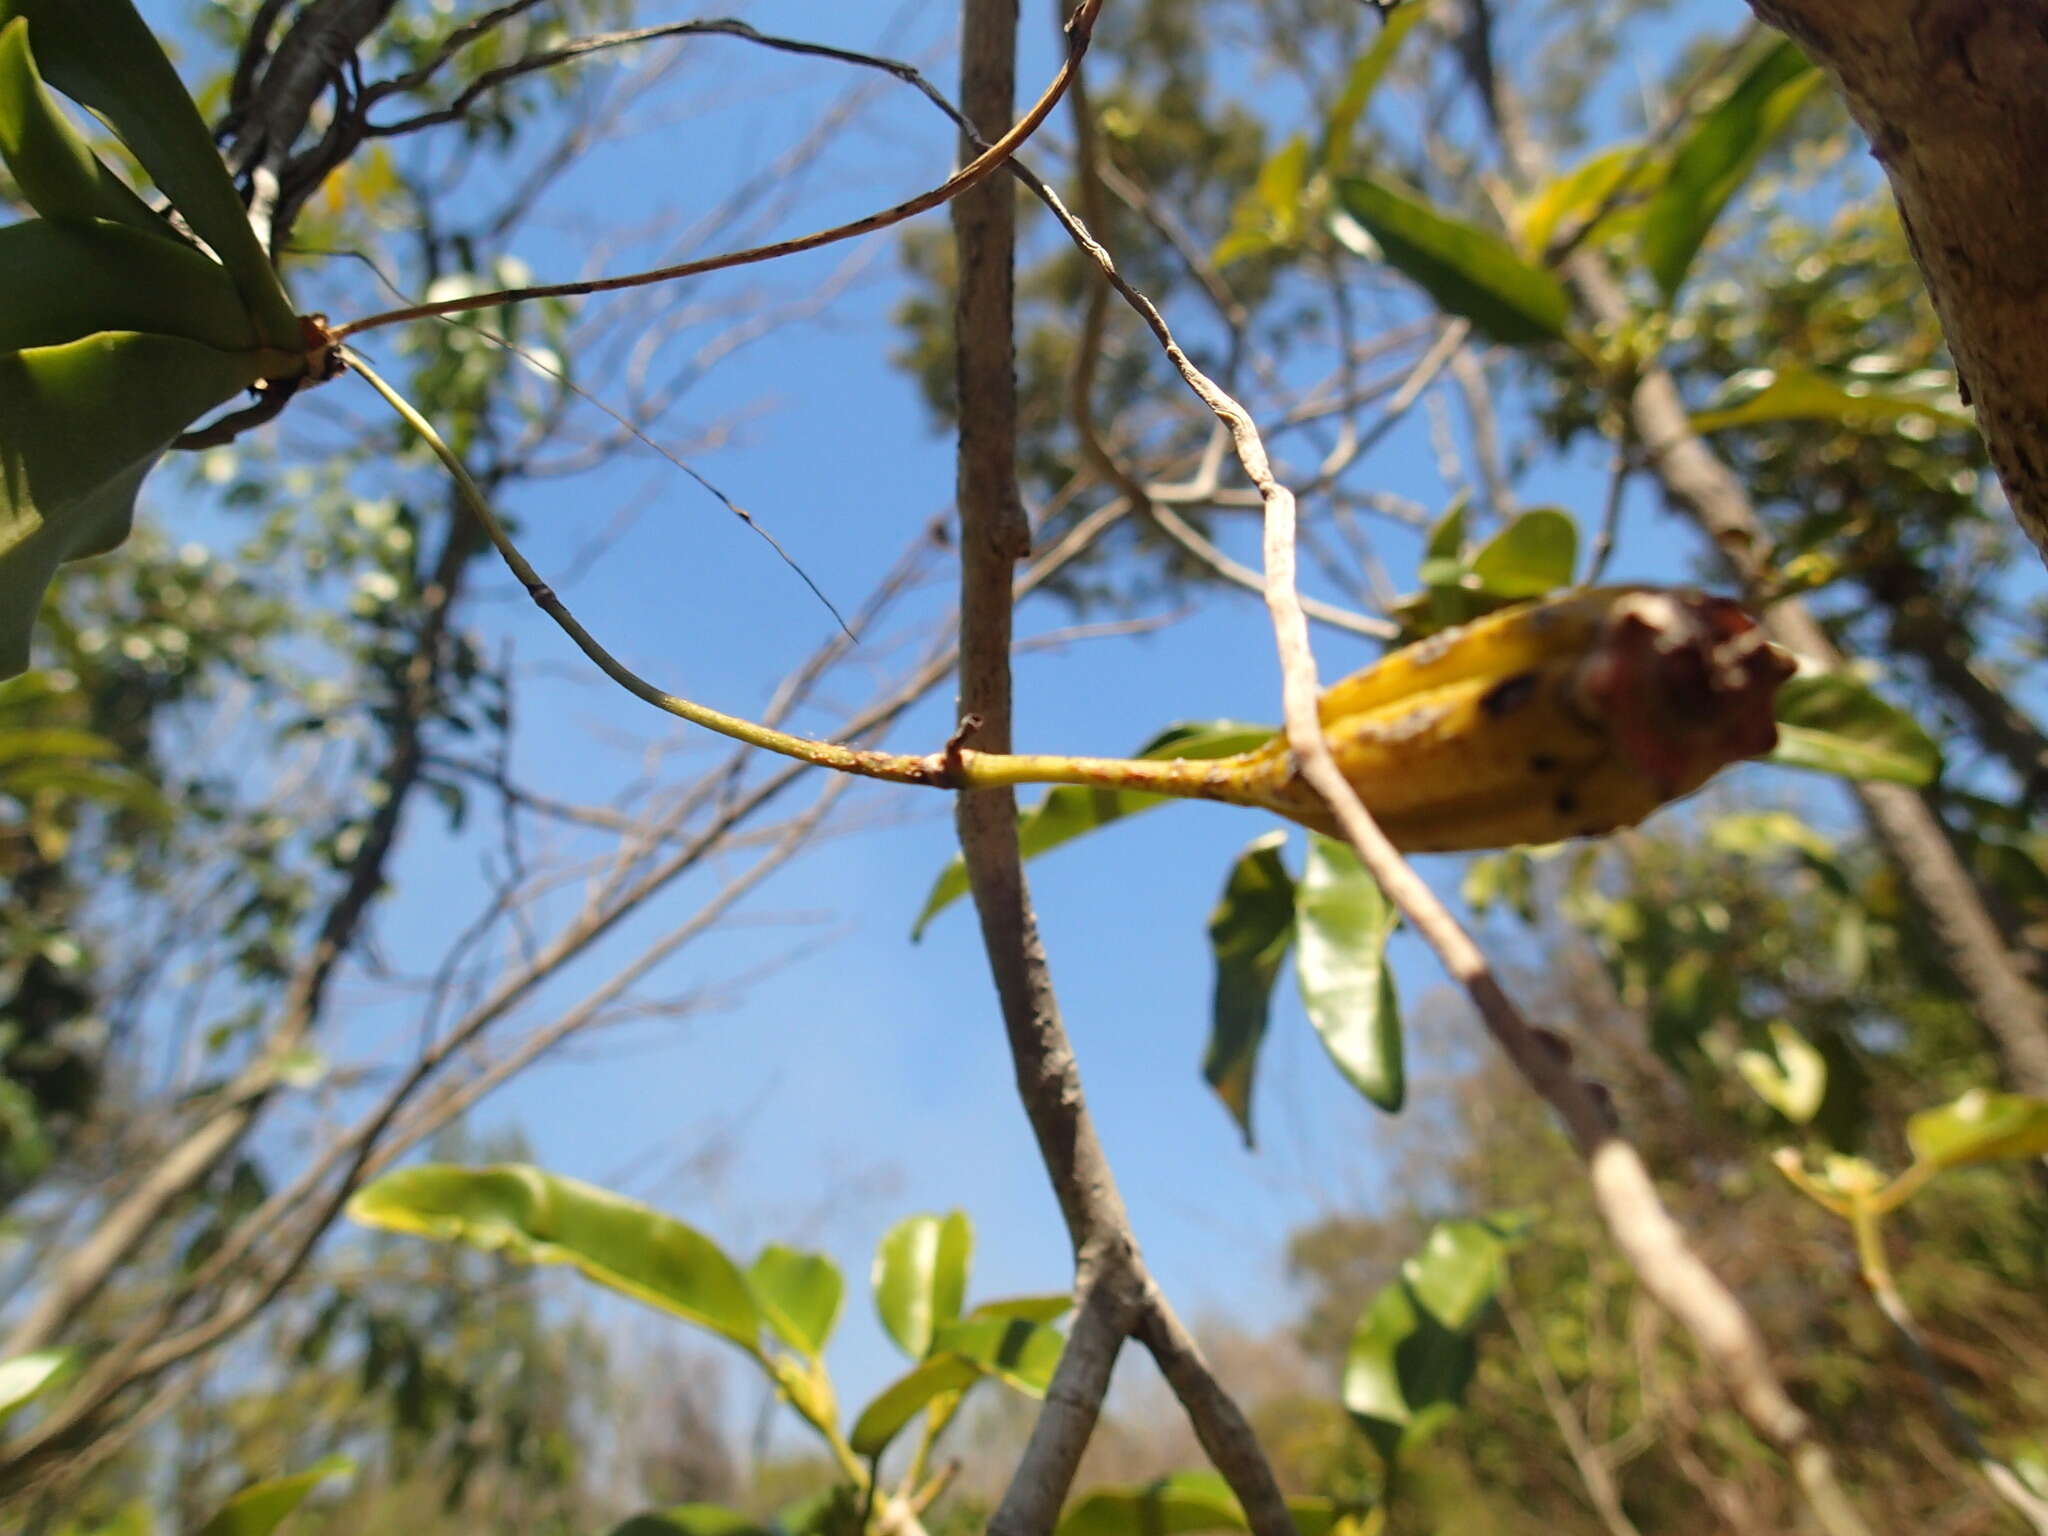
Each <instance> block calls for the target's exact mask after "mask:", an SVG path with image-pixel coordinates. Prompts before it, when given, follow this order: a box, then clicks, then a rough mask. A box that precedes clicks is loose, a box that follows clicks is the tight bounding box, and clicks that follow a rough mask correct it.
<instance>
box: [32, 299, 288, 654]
mask: <svg viewBox="0 0 2048 1536" xmlns="http://www.w3.org/2000/svg"><path fill="white" fill-rule="evenodd" d="M273 356H274V354H267V353H261V352H222V351H219V350H217V349H215V348H212V347H206V346H201V345H200V344H199V343H197V342H193V341H186V340H184V339H182V338H180V337H175V336H150V335H138V334H135V333H133V332H122V331H114V332H107V333H104V334H101V335H97V336H88V337H86V338H84V339H83V340H80V341H74V342H71V343H69V344H67V345H64V346H50V347H33V348H27V349H24V350H22V351H17V352H0V676H6V675H9V674H12V673H15V672H19V671H21V670H22V668H23V667H25V666H27V665H28V647H29V633H30V629H31V627H32V626H33V624H34V622H35V616H36V611H37V607H38V605H39V604H40V602H41V600H42V595H43V591H44V589H45V588H46V587H48V586H49V584H50V578H51V577H52V576H54V575H55V574H56V570H57V567H58V566H59V565H60V564H62V563H63V562H64V561H66V560H76V559H80V558H82V557H84V556H86V555H96V554H102V553H104V552H105V551H107V550H109V549H112V548H113V547H114V546H115V545H116V544H118V543H120V542H121V540H122V539H124V538H126V537H127V534H128V528H129V524H130V522H131V521H132V519H133V517H134V512H135V493H136V491H137V489H139V488H140V486H141V484H142V477H143V476H144V475H146V474H147V473H148V472H149V468H150V466H151V465H152V464H154V463H155V462H156V459H157V457H158V456H159V455H160V454H161V453H162V452H163V450H164V449H165V448H166V447H167V446H169V444H170V441H171V439H172V438H174V437H176V436H177V435H178V433H179V432H181V431H183V430H184V428H185V427H186V426H187V425H188V424H189V423H190V422H191V421H192V420H193V419H194V418H195V417H197V416H199V415H201V414H202V413H204V412H205V411H207V410H209V409H211V408H212V407H214V406H216V405H219V404H220V403H221V402H222V401H224V400H227V399H229V398H231V397H232V396H233V395H235V394H236V393H237V392H238V391H240V390H242V389H245V388H247V387H248V386H249V385H251V384H253V383H254V382H255V381H256V380H257V379H259V378H261V377H263V375H264V373H265V371H266V364H267V362H268V361H269V360H270V359H271V358H272V357H273Z"/></svg>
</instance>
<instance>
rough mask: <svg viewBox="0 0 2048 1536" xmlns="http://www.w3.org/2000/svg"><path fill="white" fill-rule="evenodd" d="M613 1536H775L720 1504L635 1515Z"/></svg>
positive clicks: (612, 1529)
mask: <svg viewBox="0 0 2048 1536" xmlns="http://www.w3.org/2000/svg"><path fill="white" fill-rule="evenodd" d="M610 1536H771V1533H770V1531H769V1528H768V1527H767V1526H765V1525H762V1524H761V1523H760V1522H759V1521H757V1520H755V1519H753V1518H752V1517H750V1516H747V1515H743V1514H741V1513H740V1512H739V1511H738V1510H736V1509H727V1508H725V1507H724V1506H723V1505H720V1504H678V1505H676V1506H675V1507H674V1508H673V1509H663V1510H655V1511H651V1512H649V1513H647V1514H644V1515H635V1516H633V1518H632V1519H630V1520H627V1521H625V1522H624V1523H623V1524H620V1525H615V1526H613V1527H612V1528H611V1532H610Z"/></svg>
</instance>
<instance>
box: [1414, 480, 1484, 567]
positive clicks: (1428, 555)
mask: <svg viewBox="0 0 2048 1536" xmlns="http://www.w3.org/2000/svg"><path fill="white" fill-rule="evenodd" d="M1471 505H1472V502H1471V498H1470V497H1467V496H1462V495H1461V496H1459V497H1457V498H1456V499H1455V500H1454V501H1452V503H1451V504H1450V506H1448V507H1446V508H1445V509H1444V515H1443V516H1442V517H1440V518H1438V519H1437V520H1436V522H1435V523H1434V524H1433V525H1432V526H1431V527H1430V530H1429V539H1428V541H1427V542H1426V543H1425V544H1424V545H1423V547H1422V559H1423V563H1424V564H1427V563H1428V562H1430V561H1431V560H1446V561H1449V562H1450V563H1452V564H1453V565H1456V566H1457V567H1459V569H1460V570H1462V569H1463V568H1464V564H1465V514H1466V512H1467V511H1468V510H1469V509H1470V507H1471ZM1422 579H1423V581H1425V582H1428V581H1429V577H1427V576H1424V577H1423V578H1422ZM1452 579H1453V580H1456V578H1455V577H1453V578H1452Z"/></svg>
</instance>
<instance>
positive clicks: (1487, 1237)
mask: <svg viewBox="0 0 2048 1536" xmlns="http://www.w3.org/2000/svg"><path fill="white" fill-rule="evenodd" d="M1511 1236H1512V1229H1511V1228H1509V1229H1503V1228H1502V1227H1500V1226H1498V1225H1496V1224H1495V1223H1492V1222H1485V1221H1471V1220H1460V1221H1440V1222H1438V1223H1437V1224H1436V1225H1435V1226H1434V1227H1432V1228H1431V1229H1430V1233H1429V1236H1428V1237H1427V1238H1425V1239H1423V1243H1422V1246H1421V1248H1419V1249H1417V1250H1416V1252H1415V1253H1414V1255H1413V1256H1412V1257H1410V1258H1409V1259H1407V1260H1406V1261H1405V1262H1404V1263H1403V1264H1402V1265H1401V1278H1402V1279H1403V1280H1405V1281H1406V1282H1407V1284H1408V1293H1409V1295H1410V1296H1412V1297H1413V1298H1414V1300H1415V1303H1416V1305H1417V1306H1419V1307H1421V1308H1422V1309H1423V1310H1424V1311H1425V1312H1427V1313H1428V1314H1429V1315H1430V1316H1431V1317H1433V1318H1435V1319H1436V1320H1437V1321H1438V1322H1439V1323H1442V1324H1443V1325H1444V1327H1446V1328H1451V1329H1460V1330H1462V1329H1466V1328H1470V1327H1471V1326H1472V1324H1473V1323H1474V1322H1476V1321H1477V1320H1478V1318H1479V1316H1480V1314H1481V1313H1482V1312H1484V1311H1485V1310H1486V1306H1487V1304H1488V1303H1489V1302H1491V1301H1492V1300H1493V1296H1494V1293H1495V1292H1496V1291H1497V1290H1499V1289H1500V1275H1501V1265H1502V1263H1503V1262H1504V1261H1505V1259H1506V1256H1507V1252H1508V1248H1509V1246H1510V1238H1511Z"/></svg>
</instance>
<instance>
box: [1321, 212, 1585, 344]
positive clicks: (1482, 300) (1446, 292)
mask: <svg viewBox="0 0 2048 1536" xmlns="http://www.w3.org/2000/svg"><path fill="white" fill-rule="evenodd" d="M1337 196H1338V201H1339V202H1341V203H1342V204H1343V206H1344V209H1345V211H1346V212H1347V213H1349V214H1350V215H1351V217H1352V218H1354V219H1356V220H1357V221H1358V222H1359V223H1360V224H1361V225H1363V226H1364V228H1365V229H1366V231H1367V232H1368V233H1369V234H1371V236H1372V237H1373V240H1374V241H1375V242H1376V243H1377V244H1378V246H1379V248H1380V251H1381V253H1382V254H1383V255H1384V256H1385V257H1386V259H1387V261H1388V262H1389V263H1390V264H1391V265H1392V266H1394V267H1395V268H1396V269H1397V270H1399V271H1400V272H1401V273H1402V274H1403V275H1404V276H1406V277H1408V278H1410V279H1412V280H1413V281H1414V282H1416V283H1417V284H1419V285H1420V286H1421V287H1422V289H1423V291H1424V292H1426V293H1427V294H1428V295H1429V296H1430V297H1431V298H1432V299H1434V300H1436V302H1437V303H1438V305H1440V306H1441V307H1442V308H1443V309H1444V310H1446V311H1447V312H1449V313H1451V314H1454V315H1462V316H1464V317H1465V318H1466V319H1467V320H1470V321H1471V322H1472V325H1473V328H1474V329H1476V330H1478V331H1479V332H1480V333H1481V334H1482V335H1485V336H1487V337H1489V338H1491V339H1492V340H1494V341H1499V342H1504V343H1506V344H1507V345H1509V346H1524V347H1525V346H1538V345H1541V344H1542V343H1544V342H1550V341H1560V340H1562V339H1563V338H1564V335H1565V324H1566V321H1567V319H1568V318H1569V316H1570V313H1571V301H1570V299H1569V298H1568V297H1567V296H1566V294H1565V291H1564V286H1563V285H1562V284H1561V283H1559V282H1558V280H1557V279H1556V278H1554V277H1552V276H1551V275H1550V274H1549V273H1548V272H1546V271H1544V270H1543V269H1542V268H1541V267H1536V266H1531V265H1530V264H1529V263H1528V262H1526V261H1524V260H1523V259H1522V258H1521V257H1520V256H1518V255H1517V254H1516V253H1515V250H1514V247H1512V246H1511V245H1509V244H1508V243H1507V241H1506V240H1504V239H1502V238H1501V237H1500V236H1499V235H1496V234H1493V233H1492V232H1490V231H1488V230H1484V229H1481V228H1479V227H1478V226H1477V225H1474V224H1467V223H1464V222H1463V221H1462V220H1459V219H1454V218H1451V217H1450V216H1448V215H1447V214H1444V213H1440V212H1439V211H1437V210H1436V209H1434V208H1432V207H1430V206H1429V205H1428V204H1426V203H1422V202H1419V201H1417V200H1416V199H1414V198H1412V197H1410V196H1409V195H1407V194H1406V193H1403V192H1397V191H1395V190H1394V189H1393V188H1391V187H1388V186H1383V185H1381V184H1380V183H1378V182H1374V181H1368V180H1366V179H1364V178H1363V177H1347V178H1345V179H1344V180H1343V181H1340V182H1339V183H1338V184H1337Z"/></svg>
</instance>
